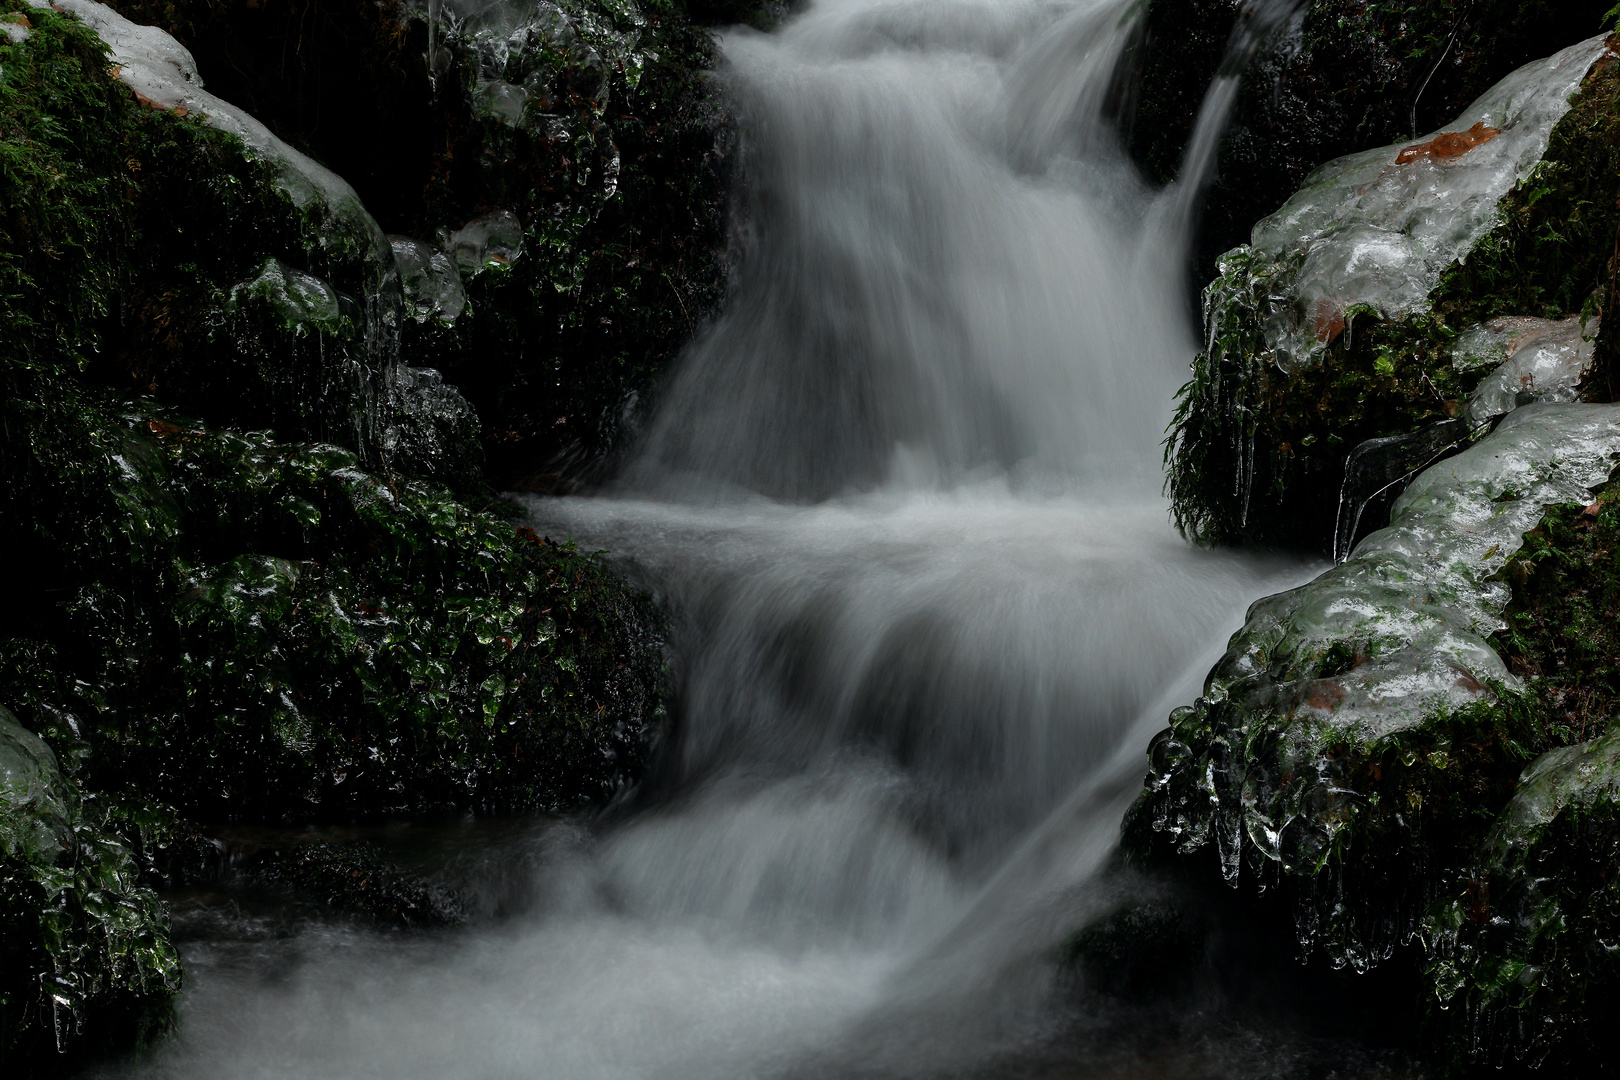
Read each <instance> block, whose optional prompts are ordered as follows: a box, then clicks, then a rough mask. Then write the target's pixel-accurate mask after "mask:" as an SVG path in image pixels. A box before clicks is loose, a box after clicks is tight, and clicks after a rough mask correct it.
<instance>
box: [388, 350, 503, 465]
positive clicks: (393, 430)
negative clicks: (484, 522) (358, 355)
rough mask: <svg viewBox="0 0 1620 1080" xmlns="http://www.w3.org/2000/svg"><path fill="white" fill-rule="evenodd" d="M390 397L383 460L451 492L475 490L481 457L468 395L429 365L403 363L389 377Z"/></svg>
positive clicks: (475, 419) (481, 463) (476, 419)
mask: <svg viewBox="0 0 1620 1080" xmlns="http://www.w3.org/2000/svg"><path fill="white" fill-rule="evenodd" d="M388 401H389V408H388V417H389V421H388V427H387V428H386V429H385V430H384V432H383V435H382V439H381V452H382V458H383V460H384V461H386V462H387V463H388V465H389V466H390V467H391V468H394V469H398V470H400V471H402V472H404V473H406V474H408V475H410V476H418V477H422V478H424V479H428V480H436V481H438V482H440V483H442V484H445V485H446V486H448V487H449V488H450V489H451V490H452V491H472V490H476V489H477V487H478V483H479V481H480V479H481V478H482V477H483V471H484V468H483V466H484V457H483V453H482V452H481V451H482V447H481V444H480V442H479V438H478V416H477V414H475V413H474V412H473V407H472V406H471V405H470V404H468V403H467V399H466V398H464V397H462V396H461V393H460V392H459V391H458V390H456V388H455V387H453V386H447V385H446V384H445V382H444V378H443V377H442V376H441V375H440V374H439V373H438V372H437V371H434V370H432V369H431V368H410V367H401V368H398V369H396V370H395V372H394V374H393V378H392V379H391V380H390V383H389V397H388Z"/></svg>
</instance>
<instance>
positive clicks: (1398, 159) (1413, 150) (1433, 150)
mask: <svg viewBox="0 0 1620 1080" xmlns="http://www.w3.org/2000/svg"><path fill="white" fill-rule="evenodd" d="M1500 134H1502V132H1501V130H1500V129H1498V128H1493V127H1486V126H1485V121H1483V120H1481V121H1480V122H1479V123H1477V124H1475V125H1474V126H1473V127H1471V128H1469V129H1468V130H1467V131H1447V132H1444V133H1443V134H1440V135H1436V136H1435V137H1434V138H1432V139H1430V140H1429V141H1428V142H1425V143H1416V144H1414V145H1412V146H1408V147H1407V148H1406V149H1404V150H1402V151H1401V152H1400V153H1399V154H1396V155H1395V164H1397V165H1405V164H1407V163H1408V162H1411V161H1416V160H1417V159H1418V158H1420V157H1426V158H1429V159H1430V160H1431V161H1450V160H1451V159H1452V158H1457V157H1462V156H1463V155H1464V154H1466V153H1468V151H1470V150H1472V149H1473V148H1474V147H1476V146H1479V145H1480V144H1481V143H1488V142H1490V141H1491V140H1492V139H1494V138H1496V137H1497V136H1498V135H1500Z"/></svg>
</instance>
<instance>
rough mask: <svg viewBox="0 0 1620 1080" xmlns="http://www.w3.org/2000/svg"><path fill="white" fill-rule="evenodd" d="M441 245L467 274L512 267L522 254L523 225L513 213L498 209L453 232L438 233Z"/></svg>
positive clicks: (442, 231)
mask: <svg viewBox="0 0 1620 1080" xmlns="http://www.w3.org/2000/svg"><path fill="white" fill-rule="evenodd" d="M439 246H440V247H442V248H444V251H445V254H447V255H449V256H450V258H451V259H453V260H454V261H455V264H456V266H457V267H458V268H460V270H461V272H462V273H463V274H466V275H472V274H476V273H478V272H479V271H480V270H488V269H492V268H498V267H505V266H511V265H512V263H513V262H515V261H516V260H517V257H518V256H519V255H521V254H523V223H522V222H521V221H519V220H518V216H517V215H516V214H514V213H512V211H510V210H496V211H495V212H494V213H491V214H485V215H484V216H483V217H479V218H474V219H473V220H471V221H469V222H467V224H465V225H463V226H462V227H461V228H459V229H457V230H455V231H454V232H451V231H450V230H449V229H441V230H439Z"/></svg>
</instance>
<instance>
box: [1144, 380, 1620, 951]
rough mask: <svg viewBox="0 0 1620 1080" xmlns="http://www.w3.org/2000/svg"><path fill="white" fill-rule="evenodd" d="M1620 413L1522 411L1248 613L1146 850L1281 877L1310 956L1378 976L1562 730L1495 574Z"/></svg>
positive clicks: (1606, 456)
mask: <svg viewBox="0 0 1620 1080" xmlns="http://www.w3.org/2000/svg"><path fill="white" fill-rule="evenodd" d="M1617 415H1620V407H1617V406H1609V405H1539V406H1532V407H1530V408H1527V409H1521V410H1519V411H1517V412H1515V413H1513V414H1512V415H1510V416H1509V417H1508V418H1507V419H1506V420H1504V421H1502V423H1501V424H1500V425H1499V426H1498V428H1497V429H1496V431H1495V432H1494V433H1493V434H1491V435H1490V436H1488V437H1487V438H1485V439H1483V440H1481V441H1479V442H1478V443H1476V444H1474V445H1473V446H1472V447H1471V448H1470V449H1468V450H1467V451H1465V452H1463V453H1462V454H1460V455H1458V456H1456V457H1453V458H1451V459H1448V460H1447V461H1445V462H1442V463H1440V464H1439V465H1436V466H1434V467H1432V468H1430V469H1429V470H1428V471H1426V472H1425V473H1423V475H1422V476H1420V477H1419V478H1418V480H1417V481H1416V483H1414V484H1413V486H1412V487H1411V488H1409V489H1408V490H1407V491H1406V493H1405V494H1404V495H1403V496H1402V497H1401V499H1400V500H1399V501H1398V502H1397V503H1396V506H1395V510H1394V512H1393V514H1392V519H1391V524H1390V526H1389V527H1388V528H1387V529H1384V530H1381V531H1379V532H1376V533H1374V534H1372V535H1371V536H1369V537H1368V538H1367V539H1366V540H1364V541H1363V542H1362V543H1361V544H1360V545H1359V546H1358V547H1357V549H1356V551H1355V552H1354V554H1352V555H1351V557H1350V558H1349V559H1348V561H1346V562H1345V563H1344V564H1342V565H1340V566H1337V567H1335V568H1333V569H1332V570H1330V571H1328V572H1327V573H1325V574H1323V575H1322V576H1321V577H1319V578H1317V579H1316V580H1315V581H1313V582H1311V583H1310V584H1308V585H1306V586H1303V587H1302V588H1300V589H1296V590H1294V591H1293V592H1290V593H1284V594H1281V595H1279V596H1276V597H1271V598H1268V599H1266V600H1262V601H1260V602H1258V603H1256V604H1255V605H1254V606H1253V607H1252V608H1251V609H1250V612H1249V619H1248V622H1247V624H1246V625H1245V626H1244V628H1243V630H1242V631H1240V632H1239V633H1238V634H1237V635H1236V636H1235V637H1234V638H1233V640H1232V643H1231V645H1230V647H1229V649H1228V651H1227V653H1226V655H1225V657H1224V658H1223V659H1222V660H1221V662H1220V663H1219V664H1218V665H1217V666H1216V668H1215V669H1214V671H1212V672H1211V673H1210V677H1209V680H1208V682H1207V683H1206V686H1205V690H1204V694H1203V696H1202V697H1201V698H1200V699H1199V700H1198V702H1197V704H1196V705H1194V706H1192V707H1189V708H1186V709H1182V710H1179V711H1178V712H1177V713H1176V714H1175V715H1173V716H1172V718H1171V726H1170V728H1169V729H1168V730H1167V731H1165V732H1163V733H1161V734H1160V735H1159V736H1158V737H1157V738H1156V739H1155V740H1154V743H1153V747H1152V750H1151V755H1150V756H1151V762H1152V765H1151V773H1150V776H1149V779H1148V790H1147V792H1146V793H1145V794H1144V795H1143V796H1142V797H1141V798H1140V799H1139V800H1138V802H1137V804H1136V806H1135V807H1134V808H1133V809H1132V811H1131V816H1130V819H1129V821H1128V823H1127V833H1128V838H1129V842H1130V843H1131V845H1132V847H1133V848H1134V850H1135V851H1136V853H1137V854H1138V855H1139V856H1145V855H1148V854H1149V853H1151V852H1152V851H1154V850H1155V849H1159V850H1164V849H1167V848H1168V849H1173V850H1174V851H1175V852H1178V853H1180V854H1182V855H1186V854H1191V853H1193V852H1197V851H1200V850H1202V849H1204V848H1208V847H1212V848H1214V850H1215V851H1216V852H1218V854H1219V863H1220V866H1221V869H1222V872H1223V874H1224V876H1225V877H1226V879H1227V880H1228V881H1229V882H1231V883H1233V884H1238V883H1240V881H1242V880H1243V879H1248V880H1249V881H1250V882H1251V883H1253V884H1255V885H1258V886H1260V887H1272V886H1280V887H1282V888H1283V889H1284V890H1285V891H1286V892H1287V893H1288V894H1289V895H1290V896H1291V898H1292V900H1293V905H1294V907H1295V910H1296V913H1297V918H1296V925H1297V930H1298V934H1299V939H1300V943H1301V947H1302V949H1303V950H1304V951H1306V952H1307V953H1308V952H1310V951H1311V950H1313V949H1318V948H1319V949H1321V950H1323V951H1324V952H1325V953H1326V954H1327V956H1328V958H1329V959H1330V960H1331V961H1332V962H1333V963H1334V964H1335V965H1336V966H1337V965H1345V964H1348V965H1351V966H1353V967H1355V968H1357V969H1366V968H1371V967H1373V966H1375V965H1377V964H1378V963H1380V962H1381V961H1383V960H1384V959H1386V958H1387V957H1388V956H1389V954H1390V952H1391V951H1392V950H1393V949H1394V948H1395V947H1396V946H1398V945H1399V944H1401V943H1402V942H1404V941H1406V940H1408V939H1409V938H1410V937H1411V935H1412V934H1414V933H1415V932H1416V930H1417V928H1418V925H1419V922H1420V920H1421V918H1422V916H1423V914H1424V913H1425V911H1426V910H1427V908H1428V906H1429V904H1430V902H1431V901H1432V900H1433V899H1434V898H1435V897H1436V896H1439V895H1443V894H1444V893H1445V891H1446V890H1447V889H1449V887H1450V886H1451V884H1452V883H1453V881H1454V879H1455V875H1456V874H1457V873H1459V872H1460V868H1461V867H1463V866H1464V865H1465V864H1466V863H1467V861H1468V859H1470V858H1471V857H1472V850H1473V846H1474V845H1475V844H1476V843H1477V842H1478V840H1479V839H1480V837H1482V836H1483V834H1484V832H1485V830H1486V829H1487V828H1488V826H1489V824H1490V821H1491V819H1492V817H1493V816H1494V814H1495V813H1496V812H1497V810H1498V809H1500V807H1501V806H1502V805H1503V804H1504V803H1505V802H1506V801H1507V800H1508V798H1509V797H1510V796H1511V795H1512V793H1513V790H1514V781H1515V778H1516V777H1517V775H1518V773H1519V771H1520V769H1521V768H1522V767H1523V765H1524V763H1525V762H1526V761H1527V760H1529V758H1530V757H1531V756H1533V755H1534V754H1535V753H1538V752H1540V751H1541V750H1543V749H1545V748H1546V747H1547V745H1548V744H1549V743H1550V741H1551V738H1552V736H1551V735H1550V734H1549V731H1548V728H1547V726H1546V725H1545V724H1544V723H1543V722H1542V719H1541V717H1540V716H1539V714H1538V712H1537V710H1536V709H1535V707H1534V702H1533V700H1532V699H1531V698H1529V696H1528V695H1527V694H1526V692H1525V688H1524V686H1523V685H1522V684H1521V683H1520V682H1519V680H1518V679H1517V678H1515V677H1514V676H1513V675H1512V674H1511V673H1509V672H1508V671H1507V669H1506V667H1505V666H1504V664H1503V662H1502V659H1501V658H1500V656H1499V655H1498V654H1497V653H1496V651H1495V650H1493V649H1492V648H1491V646H1490V643H1489V642H1488V640H1487V639H1488V637H1489V635H1491V634H1492V633H1493V631H1495V630H1496V628H1497V626H1498V625H1499V624H1498V618H1499V613H1500V612H1501V611H1502V609H1503V607H1504V606H1505V605H1506V604H1507V602H1508V600H1509V590H1508V586H1507V585H1506V584H1505V583H1503V582H1501V581H1499V580H1493V575H1495V574H1496V573H1497V571H1498V570H1500V568H1501V567H1502V566H1503V565H1504V564H1505V563H1506V561H1507V559H1508V557H1509V556H1510V555H1511V554H1512V553H1513V552H1514V551H1516V550H1517V549H1518V547H1519V546H1520V544H1521V543H1522V538H1523V536H1524V534H1525V533H1526V532H1528V531H1530V530H1531V529H1532V528H1534V527H1535V525H1536V523H1537V522H1538V520H1539V519H1540V518H1541V516H1542V513H1543V511H1544V509H1545V508H1546V507H1548V506H1554V505H1559V504H1563V503H1566V502H1570V501H1584V500H1585V499H1586V498H1587V497H1588V492H1589V489H1590V488H1591V487H1592V486H1593V485H1596V484H1598V483H1601V482H1603V481H1604V480H1605V479H1606V477H1607V476H1608V474H1609V471H1610V469H1611V468H1612V467H1613V461H1614V458H1615V456H1616V455H1617V454H1620V423H1617Z"/></svg>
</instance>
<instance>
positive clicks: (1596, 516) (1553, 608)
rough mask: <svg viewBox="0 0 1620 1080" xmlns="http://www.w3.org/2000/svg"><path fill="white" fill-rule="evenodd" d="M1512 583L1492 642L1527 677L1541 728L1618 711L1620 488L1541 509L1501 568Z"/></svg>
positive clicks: (1584, 734) (1574, 726)
mask: <svg viewBox="0 0 1620 1080" xmlns="http://www.w3.org/2000/svg"><path fill="white" fill-rule="evenodd" d="M1501 576H1502V578H1503V579H1504V580H1506V581H1508V582H1509V583H1511V584H1512V586H1513V600H1512V602H1511V603H1510V604H1509V605H1508V608H1507V611H1506V612H1505V613H1504V616H1503V618H1504V621H1505V622H1506V624H1507V628H1506V629H1505V630H1503V631H1501V632H1499V633H1498V634H1497V635H1496V637H1495V638H1494V639H1493V644H1495V645H1496V646H1497V648H1498V649H1500V650H1501V652H1502V655H1503V656H1504V657H1505V658H1506V659H1507V661H1508V664H1509V667H1510V668H1511V670H1512V671H1513V672H1514V673H1515V674H1517V675H1520V676H1522V677H1524V678H1525V679H1526V680H1528V681H1529V682H1530V685H1531V690H1532V692H1533V693H1534V694H1535V696H1536V698H1537V699H1538V700H1539V702H1540V706H1541V710H1542V712H1543V715H1544V716H1545V717H1546V723H1547V724H1548V725H1549V737H1550V738H1551V739H1552V740H1553V741H1554V742H1556V743H1568V742H1578V741H1581V740H1583V739H1589V738H1591V737H1592V736H1593V734H1594V733H1595V732H1598V731H1601V730H1602V729H1603V728H1604V726H1605V725H1607V724H1608V723H1609V722H1610V721H1611V720H1612V719H1613V718H1614V717H1617V716H1620V492H1617V491H1616V489H1615V487H1614V486H1613V483H1612V481H1611V484H1610V486H1609V487H1608V488H1607V489H1606V490H1605V491H1603V492H1601V493H1600V494H1598V495H1597V496H1596V498H1594V500H1593V501H1592V503H1591V504H1590V505H1589V506H1586V507H1582V506H1563V507H1558V508H1555V509H1554V510H1552V511H1549V513H1548V514H1547V516H1546V518H1544V519H1543V520H1542V523H1541V525H1540V526H1539V527H1538V528H1537V529H1536V530H1535V531H1534V532H1532V533H1530V534H1529V535H1528V536H1526V537H1525V545H1524V548H1523V549H1522V550H1521V551H1520V552H1519V553H1518V554H1516V555H1515V556H1514V557H1513V558H1512V559H1510V560H1509V561H1508V564H1507V565H1506V566H1505V567H1503V569H1502V574H1501Z"/></svg>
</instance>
